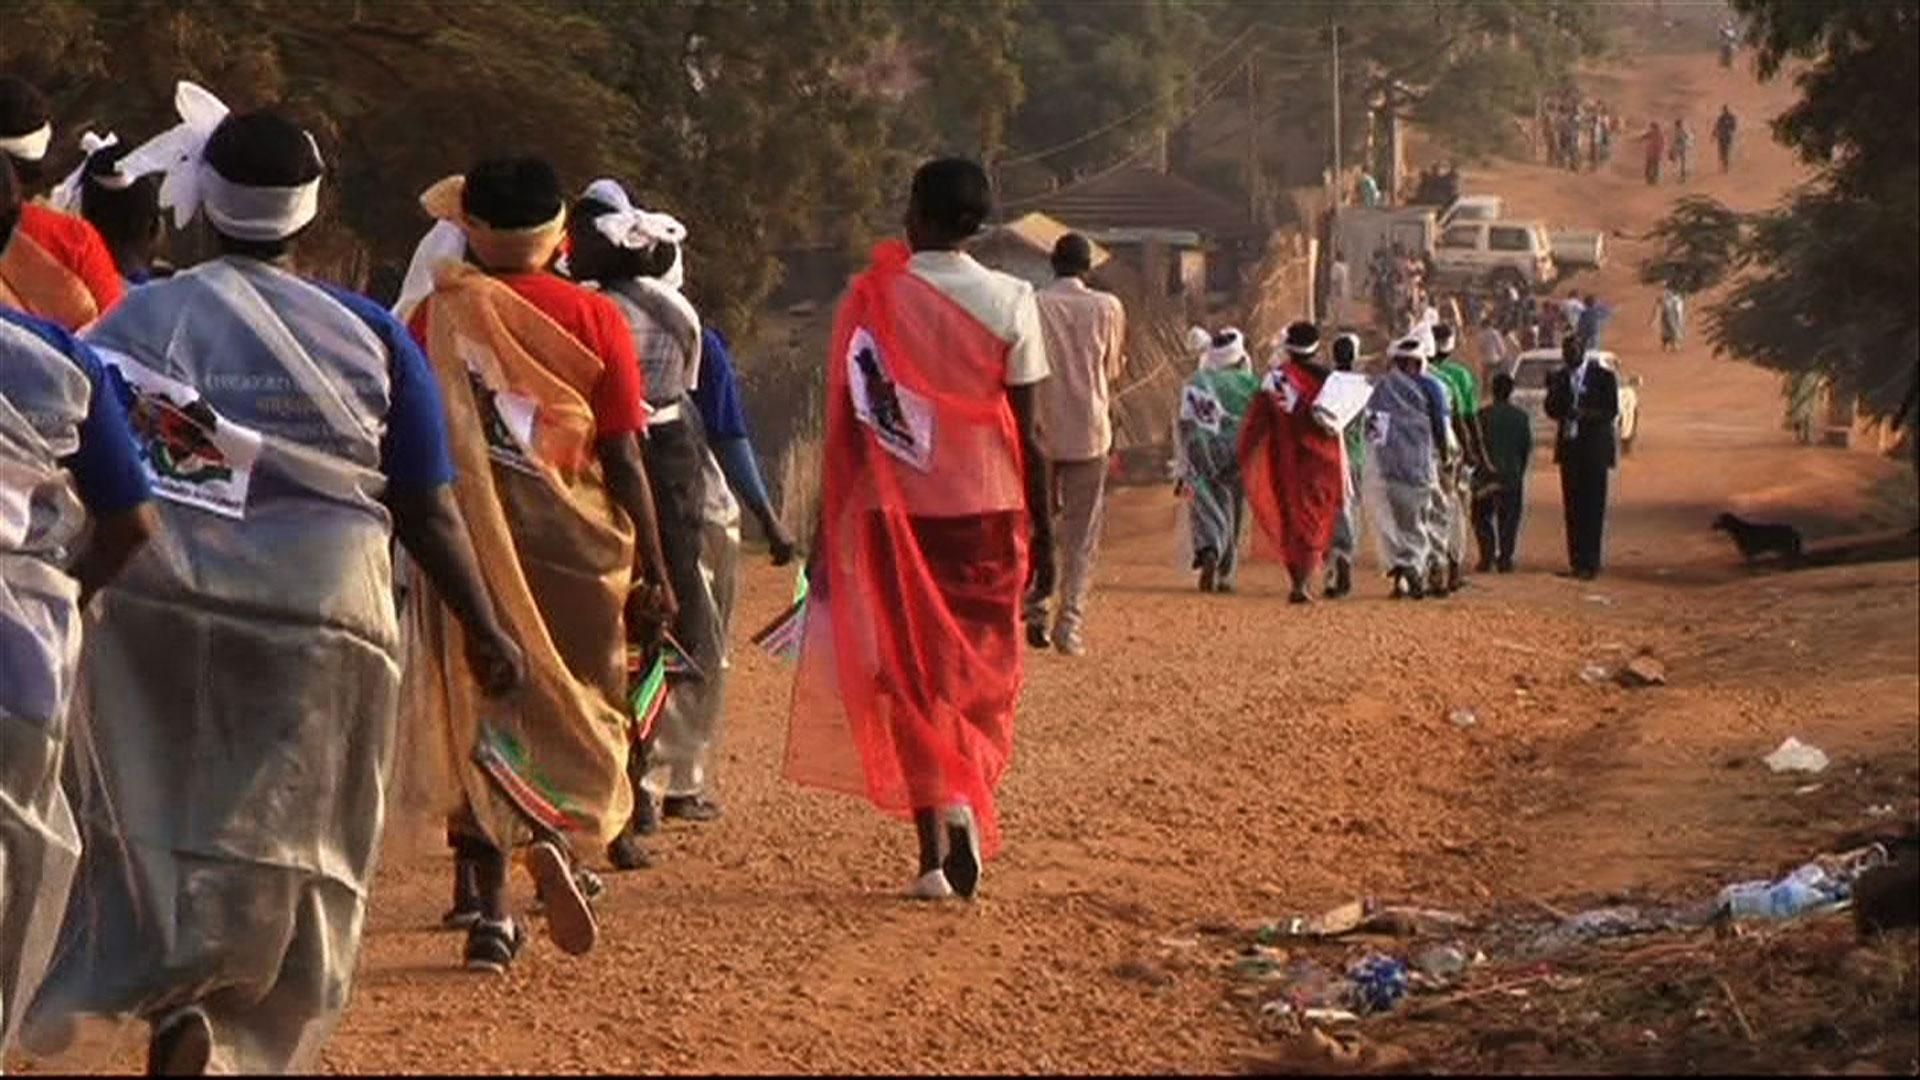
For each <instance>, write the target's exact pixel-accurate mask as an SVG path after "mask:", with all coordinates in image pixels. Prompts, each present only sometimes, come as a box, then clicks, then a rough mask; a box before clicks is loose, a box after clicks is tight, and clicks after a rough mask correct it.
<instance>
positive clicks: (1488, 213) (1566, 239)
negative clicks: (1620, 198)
mask: <svg viewBox="0 0 1920 1080" xmlns="http://www.w3.org/2000/svg"><path fill="white" fill-rule="evenodd" d="M1506 216H1507V204H1506V200H1504V199H1502V198H1501V197H1500V196H1498V195H1462V196H1460V197H1459V198H1458V199H1456V200H1454V203H1453V205H1452V206H1449V207H1447V208H1446V210H1445V211H1444V212H1443V213H1442V214H1441V215H1440V219H1439V221H1440V228H1441V229H1442V230H1445V229H1447V228H1448V227H1450V226H1453V225H1457V224H1465V223H1467V222H1470V221H1487V222H1494V221H1504V220H1505V219H1506ZM1547 253H1548V254H1549V255H1552V256H1553V261H1554V264H1555V265H1557V266H1559V267H1561V268H1563V269H1564V268H1566V267H1569V266H1572V267H1579V268H1581V269H1588V268H1593V269H1597V268H1599V267H1600V266H1601V265H1602V264H1603V263H1605V262H1606V257H1607V242H1606V234H1605V233H1603V232H1601V231H1600V230H1599V229H1548V230H1547Z"/></svg>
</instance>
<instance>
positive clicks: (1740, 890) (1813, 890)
mask: <svg viewBox="0 0 1920 1080" xmlns="http://www.w3.org/2000/svg"><path fill="white" fill-rule="evenodd" d="M1887 862H1888V856H1887V849H1886V848H1885V847H1883V846H1881V845H1879V844H1869V845H1867V846H1866V847H1862V848H1855V849H1854V850H1852V851H1847V852H1842V853H1840V854H1838V855H1823V856H1821V857H1819V858H1817V859H1814V860H1813V861H1812V862H1809V863H1807V864H1805V865H1803V866H1801V867H1800V868H1799V869H1797V870H1795V871H1794V872H1793V873H1791V874H1788V875H1787V876H1786V877H1783V878H1781V879H1780V880H1778V881H1742V882H1737V883H1735V884H1732V885H1729V886H1727V887H1726V888H1724V889H1721V890H1720V897H1719V900H1718V909H1717V910H1718V911H1720V912H1722V913H1724V914H1726V915H1727V916H1728V917H1729V918H1733V919H1791V918H1793V917H1795V916H1797V915H1805V914H1807V913H1808V912H1812V911H1821V910H1832V909H1837V908H1839V907H1841V906H1843V905H1844V904H1846V903H1847V902H1848V901H1849V900H1850V899H1851V898H1852V896H1853V884H1854V882H1855V881H1856V880H1858V879H1859V878H1860V877H1861V876H1862V875H1864V874H1866V873H1867V872H1868V871H1870V870H1874V869H1877V868H1879V867H1882V866H1885V865H1887Z"/></svg>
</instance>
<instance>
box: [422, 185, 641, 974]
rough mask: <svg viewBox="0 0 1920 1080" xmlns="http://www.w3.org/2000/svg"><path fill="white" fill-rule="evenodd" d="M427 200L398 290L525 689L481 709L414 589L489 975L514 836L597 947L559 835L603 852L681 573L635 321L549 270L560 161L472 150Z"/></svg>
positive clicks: (469, 910) (558, 917) (555, 917)
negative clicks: (653, 490)
mask: <svg viewBox="0 0 1920 1080" xmlns="http://www.w3.org/2000/svg"><path fill="white" fill-rule="evenodd" d="M420 201H421V205H422V206H424V207H425V208H426V210H427V212H428V213H429V214H431V215H432V216H433V217H435V218H436V219H438V221H439V224H437V225H436V226H435V227H434V230H433V231H432V232H430V233H429V234H428V236H427V238H426V239H425V240H423V241H422V242H421V245H420V248H419V250H417V251H416V252H415V254H414V262H413V265H412V266H411V267H410V268H409V269H408V272H407V278H408V280H407V284H406V286H405V287H404V288H403V290H402V294H401V301H400V307H401V309H402V310H403V311H410V312H411V314H410V316H409V324H410V326H411V327H412V329H413V332H414V334H415V336H416V337H418V338H419V339H420V340H421V341H422V342H424V343H425V345H426V350H427V356H428V359H429V360H430V361H431V363H432V365H433V368H434V371H435V374H436V375H437V376H438V378H439V383H440V388H441V392H442V393H444V394H445V395H446V397H447V418H448V426H449V435H450V441H451V444H452V449H453V459H454V462H455V464H456V465H457V466H458V467H459V469H460V479H459V480H458V481H457V482H456V483H455V485H454V490H455V494H456V496H457V497H458V500H459V502H460V505H461V507H462V509H463V510H464V511H465V513H466V516H467V520H468V521H469V522H470V523H471V525H472V530H473V539H474V548H475V550H476V551H477V552H479V555H480V559H481V569H482V572H483V573H484V574H485V576H486V581H487V590H488V592H490V593H491V594H492V595H493V597H494V600H495V602H496V603H498V604H499V605H500V608H501V616H502V618H503V619H504V620H505V622H506V623H507V625H508V626H510V627H511V628H512V629H513V631H514V633H515V635H516V637H518V639H519V640H520V641H521V642H523V643H524V644H525V646H526V649H527V669H528V672H527V686H526V688H525V689H524V690H522V691H521V692H520V693H519V694H516V695H515V696H514V697H513V698H511V699H509V700H508V701H506V702H503V703H500V704H497V705H492V706H489V707H486V708H482V703H481V702H480V700H479V697H478V695H477V693H476V691H477V689H478V688H477V687H475V686H474V685H473V681H472V680H471V679H470V678H469V677H468V675H467V673H466V670H465V668H464V667H463V665H462V664H461V663H460V651H459V648H458V645H457V642H456V639H455V638H454V636H453V634H452V632H451V627H450V619H449V615H448V612H447V611H446V609H445V607H444V606H443V604H442V603H441V600H440V598H437V597H434V596H432V595H431V593H430V592H428V591H425V590H420V591H416V592H415V594H414V595H413V596H412V597H411V598H410V600H411V608H410V612H409V617H410V619H411V626H412V629H413V631H414V634H415V641H416V642H417V643H418V646H419V651H420V656H419V658H418V659H419V661H420V663H421V665H422V672H421V679H420V682H421V686H422V690H421V695H420V697H421V701H420V705H421V708H422V709H423V710H424V717H423V723H424V724H425V726H426V727H427V728H428V729H429V730H432V731H434V732H436V733H438V737H439V738H441V739H442V740H443V746H442V748H441V750H442V753H443V756H444V760H445V761H446V762H447V763H448V766H449V768H450V770H451V771H452V774H453V775H454V776H456V777H457V778H458V787H459V791H458V793H457V795H455V796H454V799H455V803H456V805H455V807H454V808H453V809H454V823H453V826H452V829H451V831H452V833H453V835H454V839H455V841H456V861H455V862H456V865H455V889H456V892H455V904H454V911H453V912H452V913H451V914H452V916H453V918H454V920H456V921H464V922H467V923H469V924H470V927H469V929H468V932H467V948H466V963H467V966H468V967H469V968H470V969H473V970H479V971H496V972H497V971H503V970H505V969H506V968H507V967H508V966H509V965H510V964H511V963H512V962H513V959H514V957H515V956H516V955H517V954H518V952H519V950H520V946H521V943H522V941H523V938H524V935H523V934H522V933H521V931H520V928H519V926H518V925H517V923H516V922H515V920H514V919H513V917H512V915H511V913H510V911H509V909H508V900H507V863H508V853H509V852H511V851H514V850H515V849H517V848H522V847H525V848H526V859H527V865H528V868H529V869H530V870H531V871H532V872H533V874H534V877H535V880H536V882H537V883H538V885H539V889H540V897H541V900H542V901H543V903H544V904H545V905H546V913H547V930H548V933H549V934H550V935H551V936H552V938H553V940H554V943H555V944H557V945H558V946H559V947H560V948H561V950H562V951H564V952H567V953H570V954H579V953H583V952H586V951H587V950H589V949H591V948H592V947H593V944H594V940H595V938H596V937H597V935H598V928H597V926H596V924H595V922H594V919H593V913H592V911H591V909H590V908H589V907H588V906H587V902H586V898H585V897H583V896H582V895H581V893H580V890H579V888H578V886H577V884H576V882H575V875H574V874H573V872H572V869H573V852H572V847H573V845H572V842H571V840H572V839H574V838H577V839H578V840H579V842H581V843H583V844H584V845H586V849H587V850H589V851H596V852H597V851H600V850H603V849H604V848H605V847H606V846H607V845H608V844H610V843H612V842H613V840H614V838H615V837H616V836H618V835H619V833H620V831H621V829H622V828H624V827H625V826H626V824H627V820H628V817H629V816H630V815H631V813H632V809H633V799H632V795H631V792H630V789H629V787H628V779H627V771H626V770H627V757H628V738H627V734H628V728H629V726H630V724H629V720H630V718H629V717H628V715H627V712H626V705H625V702H626V690H627V673H626V641H627V638H628V636H629V634H634V635H638V634H640V633H642V632H643V631H644V629H645V628H646V627H647V626H649V625H650V624H652V623H654V622H655V621H656V620H664V619H671V617H672V614H673V590H672V588H671V586H670V585H669V584H668V581H667V567H666V560H665V556H664V555H663V554H662V553H661V548H660V539H659V535H658V532H657V531H656V529H655V526H654V510H653V499H652V496H651V494H650V493H649V490H648V484H647V470H646V465H645V462H644V461H643V460H642V458H641V452H640V445H639V438H640V435H641V433H642V432H644V431H645V430H646V419H647V409H646V404H645V400H644V394H645V387H644V385H643V383H642V380H641V376H640V368H639V364H638V361H637V359H636V358H635V355H634V350H633V338H632V337H631V335H630V334H629V333H628V328H627V325H626V322H625V321H624V320H622V319H621V317H620V312H619V310H618V309H617V308H615V307H614V305H613V302H612V301H610V300H608V299H607V298H606V297H604V296H599V295H596V294H594V293H592V292H589V291H587V290H586V289H583V288H581V287H580V286H578V285H575V284H573V283H572V282H570V281H566V280H564V279H562V278H560V277H557V276H555V275H554V274H552V273H550V272H548V269H547V268H548V266H549V264H550V263H551V262H552V260H553V255H554V252H555V250H556V249H557V248H558V247H559V244H560V241H561V239H562V237H563V235H564V233H565V221H566V207H565V205H564V203H563V202H562V199H561V194H560V182H559V179H558V177H556V176H555V175H554V172H553V168H552V166H550V165H548V164H547V163H546V162H544V161H541V160H539V159H537V158H524V157H517V158H495V159H491V160H487V161H483V162H481V163H479V164H477V165H475V166H474V167H473V169H471V170H470V171H468V173H467V174H466V175H465V176H454V177H449V178H447V179H445V180H442V181H440V182H439V183H437V184H435V185H433V186H432V187H431V188H429V189H428V190H427V191H426V193H425V194H423V195H422V196H421V199H420ZM463 252H464V253H465V255H466V257H467V261H463V260H462V259H461V255H462V253H463ZM636 535H637V543H636ZM466 915H470V916H471V917H470V918H465V919H462V918H461V917H462V916H466Z"/></svg>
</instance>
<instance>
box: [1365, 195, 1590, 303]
mask: <svg viewBox="0 0 1920 1080" xmlns="http://www.w3.org/2000/svg"><path fill="white" fill-rule="evenodd" d="M1505 209H1506V207H1505V204H1504V203H1503V202H1502V200H1501V199H1500V197H1499V196H1497V195H1468V196H1463V197H1461V198H1460V199H1458V200H1455V202H1454V203H1453V204H1452V205H1451V206H1449V207H1447V208H1446V211H1445V212H1444V213H1439V212H1436V210H1435V208H1434V207H1431V206H1409V207H1402V208H1398V209H1362V208H1352V207H1349V208H1345V209H1342V210H1340V211H1339V213H1338V216H1337V217H1336V218H1335V220H1334V229H1333V242H1334V247H1335V249H1336V250H1338V251H1340V252H1342V253H1343V254H1344V255H1345V257H1346V258H1347V260H1348V265H1349V266H1365V265H1367V262H1368V261H1369V260H1370V259H1371V258H1372V257H1373V253H1374V252H1375V251H1377V250H1379V249H1381V248H1384V247H1387V246H1389V245H1393V244H1398V245H1399V246H1400V247H1401V248H1402V249H1403V250H1406V251H1408V252H1413V253H1416V254H1423V255H1426V256H1427V257H1428V258H1430V259H1432V260H1433V269H1434V273H1435V275H1436V276H1438V277H1439V278H1440V279H1442V280H1443V281H1447V282H1451V283H1455V284H1465V285H1487V286H1500V285H1507V284H1512V285H1515V286H1517V287H1519V288H1520V289H1521V290H1522V291H1538V290H1541V289H1545V288H1546V287H1548V286H1549V285H1551V284H1552V283H1553V282H1554V281H1555V279H1556V278H1558V277H1559V275H1560V272H1561V271H1562V270H1563V269H1565V268H1567V267H1576V266H1580V267H1584V266H1598V265H1599V264H1600V262H1601V259H1602V258H1603V255H1604V241H1603V240H1602V237H1601V234H1600V233H1599V232H1597V231H1595V230H1591V229H1566V230H1559V231H1552V230H1549V229H1548V228H1547V227H1546V226H1545V225H1543V224H1541V223H1540V222H1537V221H1520V220H1510V219H1507V218H1505V217H1504V216H1503V214H1504V211H1505Z"/></svg>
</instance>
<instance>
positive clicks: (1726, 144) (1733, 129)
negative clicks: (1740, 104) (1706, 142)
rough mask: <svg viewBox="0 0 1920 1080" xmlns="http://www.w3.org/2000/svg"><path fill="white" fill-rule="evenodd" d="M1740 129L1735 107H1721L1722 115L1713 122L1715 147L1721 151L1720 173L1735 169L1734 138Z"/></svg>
mask: <svg viewBox="0 0 1920 1080" xmlns="http://www.w3.org/2000/svg"><path fill="white" fill-rule="evenodd" d="M1739 128H1740V121H1739V120H1737V119H1735V118H1734V115H1733V106H1731V105H1722V106H1720V115H1719V116H1718V117H1715V118H1714V121H1713V145H1714V146H1715V148H1717V149H1718V150H1719V151H1720V171H1721V172H1723V173H1724V172H1728V171H1731V170H1732V168H1733V137H1734V135H1736V134H1737V133H1738V132H1739Z"/></svg>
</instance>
